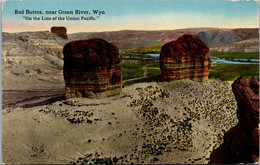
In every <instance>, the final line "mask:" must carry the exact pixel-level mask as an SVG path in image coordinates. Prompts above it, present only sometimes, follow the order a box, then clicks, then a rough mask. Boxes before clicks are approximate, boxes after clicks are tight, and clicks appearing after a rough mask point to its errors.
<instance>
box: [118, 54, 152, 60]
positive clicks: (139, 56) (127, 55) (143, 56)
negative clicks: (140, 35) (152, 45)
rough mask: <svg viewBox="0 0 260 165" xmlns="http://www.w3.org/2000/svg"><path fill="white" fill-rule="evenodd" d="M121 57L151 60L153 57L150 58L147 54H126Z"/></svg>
mask: <svg viewBox="0 0 260 165" xmlns="http://www.w3.org/2000/svg"><path fill="white" fill-rule="evenodd" d="M120 55H121V56H122V57H128V58H130V57H134V58H140V59H141V58H151V56H149V55H145V54H131V55H130V54H126V53H120Z"/></svg>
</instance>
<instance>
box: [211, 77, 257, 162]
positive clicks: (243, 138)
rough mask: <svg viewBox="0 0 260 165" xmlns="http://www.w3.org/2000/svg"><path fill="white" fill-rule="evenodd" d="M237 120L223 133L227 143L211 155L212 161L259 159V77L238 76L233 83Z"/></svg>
mask: <svg viewBox="0 0 260 165" xmlns="http://www.w3.org/2000/svg"><path fill="white" fill-rule="evenodd" d="M232 90H233V93H234V95H235V98H236V100H237V102H238V104H237V107H238V109H237V118H238V120H239V122H238V124H237V125H236V126H235V127H233V128H231V129H230V130H229V131H228V132H226V133H225V135H224V143H223V144H221V145H220V146H219V147H218V148H217V149H216V150H214V151H213V152H212V154H211V155H210V162H209V163H210V164H225V163H228V164H235V163H254V162H258V161H259V125H258V124H259V80H258V78H256V77H252V78H251V79H250V81H249V82H248V81H247V80H246V79H244V78H243V77H239V78H238V79H237V80H235V81H234V83H233V84H232Z"/></svg>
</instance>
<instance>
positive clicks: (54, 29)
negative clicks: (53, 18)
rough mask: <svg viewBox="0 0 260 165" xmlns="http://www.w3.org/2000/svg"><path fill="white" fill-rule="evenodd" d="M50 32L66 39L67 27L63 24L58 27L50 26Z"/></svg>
mask: <svg viewBox="0 0 260 165" xmlns="http://www.w3.org/2000/svg"><path fill="white" fill-rule="evenodd" d="M51 32H52V33H55V34H57V35H58V36H60V37H62V38H64V39H66V40H67V39H68V36H67V29H66V28H65V27H63V26H60V27H56V26H53V27H51Z"/></svg>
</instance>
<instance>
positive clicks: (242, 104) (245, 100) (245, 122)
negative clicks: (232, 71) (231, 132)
mask: <svg viewBox="0 0 260 165" xmlns="http://www.w3.org/2000/svg"><path fill="white" fill-rule="evenodd" d="M249 84H251V85H249ZM232 90H233V93H234V95H235V98H236V101H237V102H238V109H237V117H238V120H239V123H240V125H241V126H242V127H244V129H248V130H251V129H253V128H257V127H258V124H259V99H255V98H257V97H258V96H259V93H258V92H259V81H258V79H257V78H256V77H252V78H251V79H250V82H248V81H247V80H246V79H244V78H243V77H239V78H238V79H237V80H235V81H234V83H233V84H232Z"/></svg>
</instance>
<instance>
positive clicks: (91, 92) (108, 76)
mask: <svg viewBox="0 0 260 165" xmlns="http://www.w3.org/2000/svg"><path fill="white" fill-rule="evenodd" d="M63 54H64V69H63V74H64V79H65V84H66V98H72V97H90V98H101V97H107V96H111V95H116V94H119V93H120V92H121V90H122V66H121V61H122V59H121V56H120V55H119V52H118V48H117V47H116V46H114V45H112V44H110V43H108V42H107V41H105V40H102V39H90V40H79V41H73V42H69V43H67V44H66V45H65V46H64V48H63Z"/></svg>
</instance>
